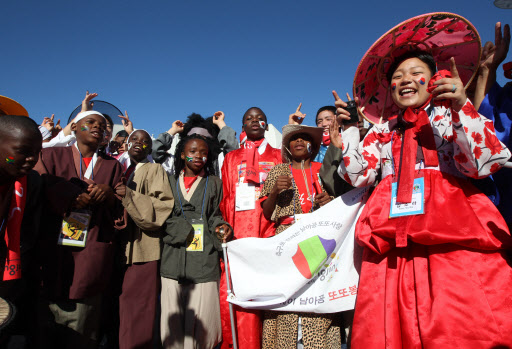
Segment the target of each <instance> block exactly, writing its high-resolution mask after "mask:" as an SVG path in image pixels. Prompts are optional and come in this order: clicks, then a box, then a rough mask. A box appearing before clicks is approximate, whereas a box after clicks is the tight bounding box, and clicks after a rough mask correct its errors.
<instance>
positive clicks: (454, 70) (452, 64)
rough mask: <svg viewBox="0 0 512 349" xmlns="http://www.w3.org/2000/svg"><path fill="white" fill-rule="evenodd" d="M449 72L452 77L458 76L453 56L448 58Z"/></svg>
mask: <svg viewBox="0 0 512 349" xmlns="http://www.w3.org/2000/svg"><path fill="white" fill-rule="evenodd" d="M450 72H451V73H452V78H454V79H457V78H459V71H458V70H457V65H456V64H455V58H453V57H452V58H450Z"/></svg>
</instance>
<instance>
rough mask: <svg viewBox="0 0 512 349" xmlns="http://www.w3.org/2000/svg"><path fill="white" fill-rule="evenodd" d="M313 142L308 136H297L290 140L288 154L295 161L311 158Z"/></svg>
mask: <svg viewBox="0 0 512 349" xmlns="http://www.w3.org/2000/svg"><path fill="white" fill-rule="evenodd" d="M312 143H313V140H312V138H311V136H309V135H308V134H297V135H294V136H293V137H292V138H291V139H290V146H289V149H290V152H291V154H292V158H293V159H294V160H296V161H300V160H306V159H309V158H310V157H311V153H312V147H313V144H312Z"/></svg>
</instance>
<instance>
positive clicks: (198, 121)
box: [180, 113, 222, 158]
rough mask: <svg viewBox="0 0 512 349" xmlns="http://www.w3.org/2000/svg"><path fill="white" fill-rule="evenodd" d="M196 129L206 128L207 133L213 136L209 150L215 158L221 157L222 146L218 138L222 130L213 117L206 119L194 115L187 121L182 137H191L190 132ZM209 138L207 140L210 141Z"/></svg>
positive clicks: (209, 143)
mask: <svg viewBox="0 0 512 349" xmlns="http://www.w3.org/2000/svg"><path fill="white" fill-rule="evenodd" d="M194 127H200V128H204V129H205V130H206V131H208V133H209V134H211V135H212V137H213V138H212V139H211V141H209V142H207V143H208V149H209V150H210V149H211V151H212V154H213V156H214V157H215V158H217V157H218V156H219V154H220V153H221V152H222V146H221V144H220V142H219V140H218V138H217V136H218V135H219V132H220V129H219V127H218V126H217V125H215V124H214V123H213V117H210V118H207V119H204V118H203V117H202V116H201V115H199V114H196V113H192V114H190V115H189V116H188V117H187V121H186V122H185V126H184V127H183V132H181V134H180V135H183V137H189V136H188V133H189V132H190V130H192V129H193V128H194ZM208 139H209V138H207V140H208Z"/></svg>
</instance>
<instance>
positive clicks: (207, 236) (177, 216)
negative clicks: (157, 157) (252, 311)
mask: <svg viewBox="0 0 512 349" xmlns="http://www.w3.org/2000/svg"><path fill="white" fill-rule="evenodd" d="M176 154H180V156H178V157H176V160H175V163H174V166H175V170H176V172H175V175H173V176H170V177H169V182H170V185H171V188H172V190H173V195H174V198H175V205H174V209H173V211H172V213H171V216H170V217H169V219H168V220H167V227H166V234H164V238H163V242H164V247H163V251H162V261H161V268H160V275H161V279H162V294H161V301H162V315H161V325H160V326H161V336H162V344H163V345H164V348H213V347H215V346H216V345H217V344H218V343H220V341H221V340H222V333H221V324H220V307H219V277H220V268H219V252H220V251H221V250H222V249H221V241H222V240H223V239H224V240H226V239H228V238H229V237H230V236H231V227H230V226H229V225H228V224H227V223H226V222H225V221H224V220H223V219H222V215H221V212H220V208H219V207H220V202H221V200H222V182H221V180H220V178H218V177H217V176H214V175H213V174H212V173H213V162H212V159H213V157H212V153H211V148H210V147H209V144H208V141H207V138H205V137H203V136H200V135H198V134H193V135H191V136H188V137H184V138H183V139H182V140H180V142H179V143H178V146H177V150H176ZM221 235H223V236H222V237H221Z"/></svg>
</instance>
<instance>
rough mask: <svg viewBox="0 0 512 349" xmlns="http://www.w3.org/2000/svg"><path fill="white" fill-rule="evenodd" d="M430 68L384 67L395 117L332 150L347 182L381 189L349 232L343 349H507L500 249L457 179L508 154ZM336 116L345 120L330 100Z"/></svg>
mask: <svg viewBox="0 0 512 349" xmlns="http://www.w3.org/2000/svg"><path fill="white" fill-rule="evenodd" d="M454 18H455V19H456V21H454V22H453V21H452V22H450V26H451V27H452V28H454V27H456V25H455V24H454V23H457V22H460V17H455V16H454ZM430 19H432V17H431V18H430ZM427 24H428V23H427ZM418 28H420V30H421V24H420V25H418V24H417V26H416V27H415V30H416V32H417V31H418ZM464 28H466V26H464ZM375 46H376V45H374V46H373V47H375ZM411 46H413V45H411ZM373 47H372V48H373ZM474 63H475V65H477V64H476V63H478V61H476V62H474ZM435 69H436V66H435V62H434V58H433V57H432V55H430V54H426V53H425V52H419V51H412V52H409V53H406V54H404V55H400V56H395V57H394V61H393V63H392V64H390V65H388V71H387V72H386V71H384V76H385V77H386V73H387V82H388V86H389V94H390V97H391V99H392V101H393V102H394V104H395V105H396V106H397V107H398V108H399V111H398V113H397V114H396V115H394V116H391V115H387V116H388V118H387V121H386V122H383V123H380V124H375V125H374V126H373V128H372V129H371V130H370V131H369V132H368V134H367V136H366V137H365V138H364V141H363V142H361V143H359V141H360V139H359V132H358V129H357V127H355V126H353V125H345V130H344V132H343V134H342V140H340V141H339V142H336V143H338V144H337V145H338V146H339V147H340V148H342V149H343V163H342V164H341V165H340V167H339V169H338V172H339V174H340V176H341V177H343V178H345V180H346V181H347V182H348V183H350V184H351V185H354V186H356V187H361V186H366V185H372V184H374V183H375V182H376V181H377V180H378V178H379V176H380V178H381V179H380V183H379V184H378V185H377V187H376V188H375V190H374V192H373V194H372V195H371V197H370V198H369V200H368V202H367V204H366V206H365V208H364V210H363V212H362V214H361V216H360V219H359V222H358V223H357V226H356V239H357V241H358V243H359V244H360V245H362V246H364V254H363V265H362V269H361V277H360V283H359V291H358V298H357V302H356V308H355V317H354V323H353V332H352V342H351V343H352V346H353V347H354V348H491V347H500V346H503V347H510V346H512V321H511V319H512V307H511V304H512V295H511V293H510V290H509V288H510V285H511V284H512V269H511V267H510V265H509V262H510V260H509V258H508V257H507V256H506V254H505V250H506V249H507V248H510V247H511V246H512V240H511V237H510V234H509V232H508V229H507V226H506V224H505V222H504V220H503V218H502V217H501V216H500V214H499V213H498V211H497V210H496V208H495V207H494V205H493V204H492V203H491V202H490V201H489V199H488V198H487V197H486V196H485V195H484V194H482V193H480V192H479V191H478V190H477V189H476V188H475V187H473V186H472V185H471V184H470V182H469V181H468V180H467V178H466V176H468V177H472V178H481V177H485V176H488V175H490V174H492V173H495V172H496V171H497V170H499V169H500V168H501V167H502V166H503V165H504V163H505V162H506V161H507V160H508V159H509V158H510V152H509V150H508V149H507V148H506V147H505V146H504V145H503V144H502V143H500V142H499V140H498V139H497V137H496V135H495V132H494V126H493V123H492V122H491V121H489V120H487V119H486V118H485V117H483V116H481V115H480V114H478V112H477V111H476V110H475V108H474V107H473V105H472V104H471V102H470V101H469V100H468V99H467V98H466V95H465V90H464V85H463V83H462V81H461V78H460V77H459V73H458V70H457V67H456V65H455V60H454V59H453V58H451V60H450V72H447V71H441V72H439V73H437V74H435ZM356 75H357V73H356ZM443 76H444V77H443ZM431 78H432V79H431ZM429 82H430V83H429ZM466 82H468V81H466ZM356 95H358V90H356ZM335 97H337V95H336V96H335ZM363 98H364V96H363ZM358 101H359V102H361V101H360V100H358ZM336 106H337V107H338V110H337V111H338V113H339V116H340V119H349V118H348V117H347V116H346V115H347V114H348V113H347V111H346V110H345V109H344V108H345V107H346V104H345V103H344V102H342V101H341V100H340V99H339V98H337V100H336ZM336 131H337V130H336V126H333V127H332V129H331V132H336ZM338 138H339V137H338ZM333 139H334V140H336V138H333ZM395 202H398V203H400V205H399V206H397V205H395ZM404 213H409V214H408V215H405V214H404Z"/></svg>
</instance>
